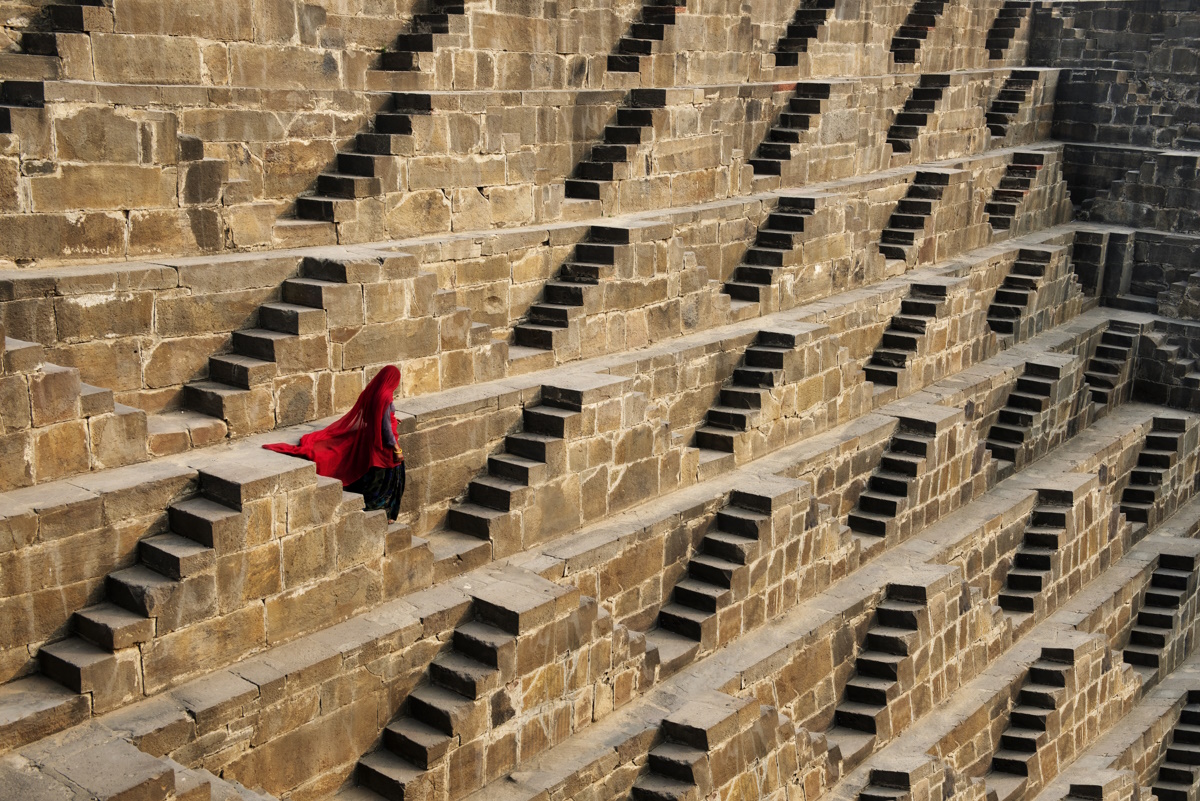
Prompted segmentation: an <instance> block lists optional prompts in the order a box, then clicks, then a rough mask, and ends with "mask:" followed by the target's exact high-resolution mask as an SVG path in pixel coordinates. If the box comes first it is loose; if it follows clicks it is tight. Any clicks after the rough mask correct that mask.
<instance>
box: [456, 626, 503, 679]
mask: <svg viewBox="0 0 1200 801" xmlns="http://www.w3.org/2000/svg"><path fill="white" fill-rule="evenodd" d="M454 648H455V650H457V651H459V652H461V653H462V654H463V655H464V656H466V657H468V658H470V659H473V660H474V661H476V662H479V663H480V664H483V665H486V666H488V667H491V668H495V669H496V670H499V671H501V673H503V672H504V670H505V668H506V667H508V668H511V667H512V665H514V664H515V661H514V660H515V659H516V652H517V638H516V637H514V636H513V635H512V634H509V633H508V632H506V631H503V630H501V629H499V628H496V627H495V626H491V625H489V624H487V623H483V622H479V621H473V622H470V623H463V624H462V625H460V626H458V628H456V629H455V630H454Z"/></svg>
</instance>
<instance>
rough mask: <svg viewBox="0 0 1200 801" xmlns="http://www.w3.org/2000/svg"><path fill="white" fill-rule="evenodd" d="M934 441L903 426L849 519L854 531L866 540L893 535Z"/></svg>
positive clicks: (889, 446) (911, 496)
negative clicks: (866, 538)
mask: <svg viewBox="0 0 1200 801" xmlns="http://www.w3.org/2000/svg"><path fill="white" fill-rule="evenodd" d="M933 441H934V438H933V437H932V436H928V435H927V434H924V433H922V432H921V431H919V430H917V429H915V428H910V427H905V425H904V423H903V422H901V424H900V426H898V427H897V429H896V431H895V433H894V434H892V438H891V440H890V441H889V442H888V447H887V450H886V451H885V452H884V454H883V456H882V457H881V458H880V460H879V467H877V468H876V469H875V470H874V472H872V473H871V476H870V478H869V479H867V486H866V488H865V489H864V490H863V491H862V493H861V494H860V495H859V496H858V501H857V502H856V503H855V505H854V511H852V512H851V513H850V515H849V517H848V518H847V519H846V524H847V525H848V526H850V530H851V531H853V532H855V533H856V534H859V535H861V536H867V537H887V536H888V535H889V534H892V533H894V531H895V519H896V517H897V516H898V515H899V514H900V512H901V511H903V510H904V509H906V508H907V507H908V504H909V503H910V502H911V501H912V500H913V489H914V487H915V486H916V480H917V478H918V477H919V476H921V475H922V474H923V473H924V472H925V471H926V469H927V468H928V466H929V465H928V457H929V456H931V455H932V454H930V453H929V451H930V449H931V447H932V444H933Z"/></svg>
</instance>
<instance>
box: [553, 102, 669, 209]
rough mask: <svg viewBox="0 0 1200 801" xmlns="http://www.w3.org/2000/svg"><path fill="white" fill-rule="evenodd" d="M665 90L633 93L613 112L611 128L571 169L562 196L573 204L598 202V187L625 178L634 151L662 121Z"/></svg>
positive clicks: (607, 128) (606, 130)
mask: <svg viewBox="0 0 1200 801" xmlns="http://www.w3.org/2000/svg"><path fill="white" fill-rule="evenodd" d="M666 105H667V91H666V90H665V89H633V90H631V91H630V93H629V100H628V101H627V102H626V104H625V105H624V106H623V107H621V108H619V109H617V116H616V120H615V121H614V124H613V125H608V126H606V127H605V129H604V141H603V142H602V143H601V144H598V145H595V146H594V147H593V148H592V151H591V153H590V154H589V157H588V159H587V160H585V161H581V162H580V163H579V164H578V165H577V166H576V167H575V175H574V177H572V178H568V179H567V181H566V196H567V197H568V198H572V199H576V200H599V199H600V195H601V187H602V186H603V185H605V184H608V183H611V182H612V181H615V180H618V179H621V178H627V177H629V164H630V162H631V161H633V156H634V154H635V153H636V152H637V149H638V147H639V146H640V145H641V144H643V143H646V142H650V141H651V140H653V138H654V131H655V127H656V122H657V121H659V120H660V119H662V118H664V116H665V114H666V112H665V111H663V109H665V108H666Z"/></svg>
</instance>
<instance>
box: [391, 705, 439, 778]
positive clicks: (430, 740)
mask: <svg viewBox="0 0 1200 801" xmlns="http://www.w3.org/2000/svg"><path fill="white" fill-rule="evenodd" d="M455 741H456V738H454V737H452V736H450V735H449V734H446V733H444V732H442V731H439V730H438V729H435V728H434V727H432V726H429V725H427V724H425V723H422V722H421V721H419V720H416V719H415V718H410V717H404V718H401V719H399V720H396V721H393V722H392V723H389V724H388V725H387V727H386V728H384V730H383V743H384V746H385V747H386V748H387V749H388V750H389V751H391V752H392V753H393V754H395V755H397V756H399V757H402V758H403V759H405V760H406V761H408V762H411V763H412V764H414V765H416V766H417V767H418V768H421V769H423V770H429V769H430V768H433V767H435V766H437V765H438V764H440V763H441V762H442V760H444V759H445V757H446V754H447V753H448V752H449V751H450V749H451V748H452V747H453V746H454V744H455Z"/></svg>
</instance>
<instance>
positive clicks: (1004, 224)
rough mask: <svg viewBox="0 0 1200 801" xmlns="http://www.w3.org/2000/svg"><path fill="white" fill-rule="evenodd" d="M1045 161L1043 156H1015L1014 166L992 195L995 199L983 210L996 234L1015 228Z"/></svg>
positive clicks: (1039, 154)
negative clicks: (1018, 216)
mask: <svg viewBox="0 0 1200 801" xmlns="http://www.w3.org/2000/svg"><path fill="white" fill-rule="evenodd" d="M1045 161H1046V154H1044V153H1014V154H1013V160H1012V162H1010V163H1009V165H1008V167H1006V168H1005V170H1004V175H1003V176H1001V177H1000V185H999V186H997V187H996V188H995V189H994V190H993V191H992V199H991V200H990V201H989V202H988V203H987V205H985V206H984V207H983V210H984V212H986V213H987V220H988V225H990V226H991V227H992V230H993V231H1006V230H1008V229H1010V228H1012V224H1013V220H1015V219H1016V216H1017V213H1018V212H1019V211H1020V209H1021V204H1022V203H1024V202H1025V198H1026V197H1027V196H1028V195H1029V192H1030V190H1031V189H1033V185H1034V183H1035V182H1036V181H1037V177H1038V172H1039V171H1040V170H1041V169H1042V165H1043V164H1044V163H1045Z"/></svg>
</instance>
